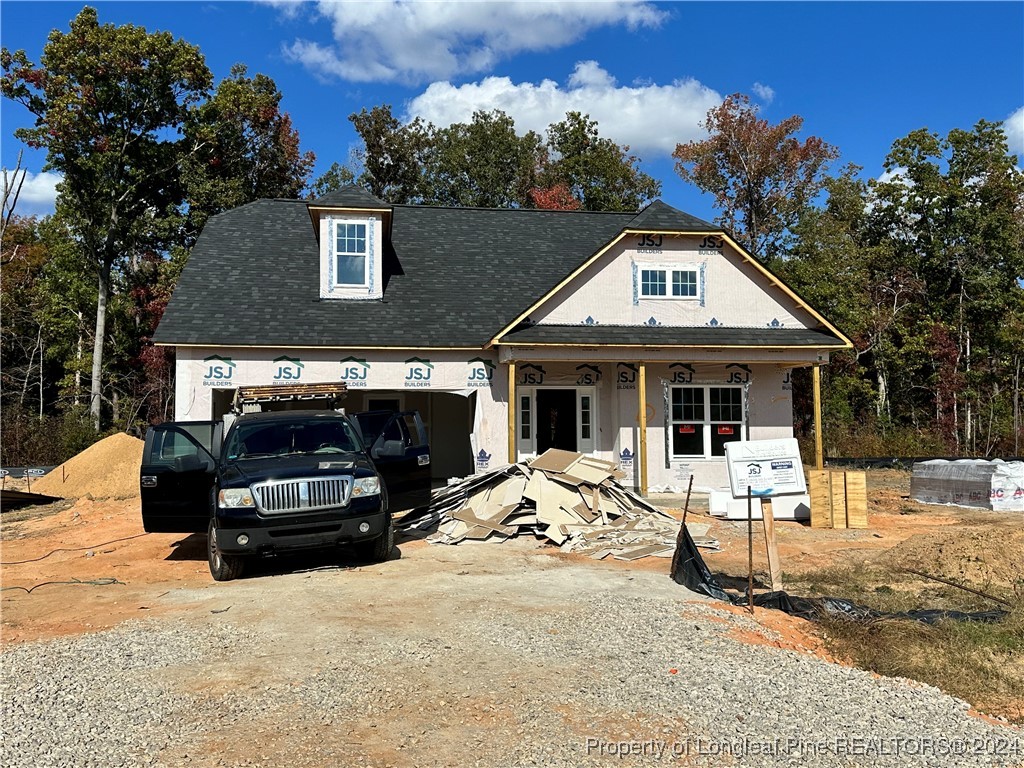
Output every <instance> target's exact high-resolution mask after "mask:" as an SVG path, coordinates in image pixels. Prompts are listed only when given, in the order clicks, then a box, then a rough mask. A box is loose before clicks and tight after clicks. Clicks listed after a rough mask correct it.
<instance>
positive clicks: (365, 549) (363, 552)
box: [356, 516, 395, 563]
mask: <svg viewBox="0 0 1024 768" xmlns="http://www.w3.org/2000/svg"><path fill="white" fill-rule="evenodd" d="M394 548H395V528H394V526H393V525H392V524H391V518H390V516H389V517H388V523H387V527H386V528H385V529H384V533H382V534H381V535H380V536H378V537H377V538H375V539H371V540H370V541H360V542H359V543H358V544H356V553H357V554H358V555H359V557H360V558H362V559H363V560H368V561H370V562H371V563H383V562H384V561H385V560H387V559H388V558H389V557H391V550H392V549H394Z"/></svg>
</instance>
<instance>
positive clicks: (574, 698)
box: [0, 541, 1024, 768]
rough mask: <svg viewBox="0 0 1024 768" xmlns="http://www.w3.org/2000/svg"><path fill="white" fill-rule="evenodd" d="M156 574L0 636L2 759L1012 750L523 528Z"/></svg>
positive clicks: (839, 755) (968, 724)
mask: <svg viewBox="0 0 1024 768" xmlns="http://www.w3.org/2000/svg"><path fill="white" fill-rule="evenodd" d="M404 549H405V553H404V556H403V558H402V559H401V560H397V561H392V562H389V563H384V564H382V565H379V566H372V567H364V568H349V569H341V570H338V569H329V570H319V571H314V572H307V573H270V574H269V575H264V576H262V577H259V578H252V579H246V580H243V581H239V582H232V583H229V584H212V583H211V584H209V585H208V586H204V587H198V588H195V587H189V588H179V589H172V590H171V591H170V592H169V593H168V594H166V595H165V596H163V597H161V601H163V602H164V603H170V604H173V606H174V610H172V611H171V612H170V615H169V616H167V617H162V618H154V619H151V620H148V621H137V622H130V623H128V624H123V625H121V626H120V627H117V628H115V629H112V630H107V631H103V632H99V633H95V634H88V635H79V636H74V637H68V638H61V639H56V640H49V641H40V642H31V643H23V644H20V645H16V646H12V647H9V648H7V649H6V650H5V651H4V652H3V654H2V656H0V663H2V672H3V679H2V689H0V694H2V707H3V709H2V735H3V744H2V751H0V764H2V765H4V766H10V767H11V768H13V767H15V766H26V767H31V768H44V767H45V766H55V767H57V766H59V767H60V768H65V767H67V766H103V767H104V768H106V767H107V766H115V765H116V766H136V765H143V766H144V765H160V766H165V765H166V766H179V765H186V766H257V765H258V766H295V767H296V768H302V767H304V766H310V767H312V766H317V767H319V766H326V765H337V766H350V765H367V766H389V765H391V766H456V765H457V766H529V765H555V766H581V765H582V766H587V765H645V764H650V763H655V764H659V763H666V764H681V765H694V766H719V765H736V766H744V767H748V766H749V767H750V768H755V767H756V766H780V765H792V766H798V765H799V766H828V767H829V768H833V767H834V766H846V765H856V766H861V765H863V766H888V765H892V766H897V765H898V766H938V765H949V766H960V765H965V764H970V765H978V766H987V765H993V766H1017V765H1024V736H1022V735H1021V733H1020V731H1018V730H1015V729H1011V728H1004V727H999V726H994V725H989V724H988V723H986V722H984V721H982V720H980V719H978V718H976V717H973V716H971V715H969V714H968V711H967V710H968V707H967V705H966V704H965V703H964V702H962V701H959V700H957V699H953V698H951V697H949V696H946V695H944V694H942V693H941V692H939V691H938V690H936V689H934V688H930V687H928V686H923V685H920V684H917V683H910V682H907V681H901V680H892V679H886V678H876V677H874V676H872V675H871V674H869V673H866V672H861V671H858V670H854V669H849V668H846V667H842V666H838V665H835V664H830V663H827V662H825V661H822V660H821V659H819V658H817V657H815V656H813V655H810V654H805V653H798V652H795V651H788V650H781V649H779V648H774V647H769V646H765V645H757V644H750V643H747V642H742V641H740V640H738V639H736V638H735V635H736V633H737V631H740V632H746V633H758V634H760V635H762V636H765V637H766V638H767V639H769V640H770V639H771V637H770V634H771V633H770V632H768V631H766V630H764V629H763V628H762V627H761V626H760V625H759V624H757V623H755V622H753V621H751V620H750V619H748V618H746V617H743V616H736V615H734V614H731V613H728V612H725V611H724V610H722V609H721V608H720V607H718V606H717V604H716V603H714V602H712V601H709V600H703V599H702V598H700V597H698V596H696V595H694V594H692V593H689V592H687V591H686V590H684V589H683V588H682V587H679V586H677V585H675V584H673V583H672V582H671V581H670V580H669V579H668V578H667V577H666V576H664V575H660V574H656V573H651V572H646V571H639V570H638V571H631V570H627V569H624V568H618V567H616V568H609V567H607V566H603V565H600V564H594V565H590V564H587V563H582V564H581V563H577V562H573V563H567V562H565V561H564V560H560V559H558V558H554V557H551V556H549V555H547V554H543V553H541V552H540V551H539V550H538V549H537V547H536V545H534V544H532V543H531V542H526V541H515V542H509V543H506V544H502V545H493V544H482V545H476V546H473V545H469V546H465V545H462V546H459V547H453V548H444V547H426V546H422V545H414V546H407V547H405V548H404Z"/></svg>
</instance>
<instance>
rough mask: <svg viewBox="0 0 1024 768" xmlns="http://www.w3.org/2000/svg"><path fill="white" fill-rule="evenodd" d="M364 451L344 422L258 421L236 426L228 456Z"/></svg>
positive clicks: (243, 456) (258, 457) (241, 457)
mask: <svg viewBox="0 0 1024 768" xmlns="http://www.w3.org/2000/svg"><path fill="white" fill-rule="evenodd" d="M359 450H362V449H361V447H360V444H359V440H358V438H357V437H356V435H355V433H354V432H353V431H352V428H351V427H350V426H349V424H348V422H347V421H345V420H344V419H343V418H338V419H330V420H328V419H321V420H317V421H262V422H261V421H254V422H250V423H247V424H246V423H242V424H238V425H236V426H235V429H234V430H233V431H232V432H231V436H230V437H229V438H228V442H227V445H226V446H225V453H224V455H225V456H226V457H227V458H228V460H230V461H237V460H243V459H260V458H266V457H268V456H294V455H296V454H307V453H313V454H318V453H319V454H327V453H349V452H352V451H359Z"/></svg>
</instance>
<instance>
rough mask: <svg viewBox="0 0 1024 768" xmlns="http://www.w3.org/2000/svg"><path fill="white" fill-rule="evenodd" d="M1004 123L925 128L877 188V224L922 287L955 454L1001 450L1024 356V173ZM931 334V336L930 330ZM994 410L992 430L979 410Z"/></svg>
mask: <svg viewBox="0 0 1024 768" xmlns="http://www.w3.org/2000/svg"><path fill="white" fill-rule="evenodd" d="M1015 160H1016V158H1015V157H1014V156H1012V155H1010V153H1009V151H1008V148H1007V143H1006V135H1005V133H1004V132H1003V129H1002V126H1001V125H1000V124H998V123H990V122H987V121H984V120H982V121H979V122H978V123H977V124H976V125H975V126H974V128H973V130H971V131H965V130H962V129H959V128H957V129H953V130H952V131H950V132H949V134H948V135H947V136H946V138H941V137H940V136H939V135H938V134H935V133H933V132H930V131H928V130H927V129H920V130H916V131H913V132H911V133H910V134H908V135H907V136H905V137H903V138H901V139H898V140H897V141H896V142H895V143H894V144H893V147H892V150H891V151H890V153H889V155H888V157H887V158H886V160H885V163H884V166H885V169H886V171H888V172H889V175H888V178H887V179H885V180H884V181H879V182H877V183H875V184H874V185H873V188H872V191H873V202H872V206H871V211H872V216H871V228H872V231H873V237H874V238H875V239H876V241H879V242H883V241H884V242H888V243H890V244H891V248H892V251H893V254H894V260H895V261H896V262H897V263H898V264H899V265H900V266H901V268H902V270H903V271H904V272H906V273H909V274H912V275H913V277H914V279H915V280H917V281H918V282H919V283H920V285H921V286H922V290H923V297H924V301H923V302H922V308H921V314H922V318H923V320H922V322H925V321H926V322H927V323H928V326H929V331H930V338H929V341H928V344H927V349H926V356H927V357H928V358H930V361H931V366H930V367H931V372H930V373H931V375H930V376H922V375H920V373H921V372H918V373H919V375H918V376H917V381H921V380H922V379H924V380H926V381H929V382H930V384H931V390H932V396H933V400H934V402H933V404H932V405H933V407H934V409H935V419H936V421H938V422H940V423H941V424H944V425H945V428H946V437H947V439H948V440H949V442H950V445H951V447H952V448H953V449H954V450H957V451H959V450H961V449H963V448H965V449H966V450H967V451H968V452H971V453H974V452H976V451H978V450H979V440H981V441H983V442H984V445H983V446H982V448H981V451H982V452H985V453H987V452H988V451H989V450H991V449H992V445H991V442H990V440H989V434H991V432H992V429H993V427H992V425H993V424H994V422H995V420H996V417H997V412H998V411H1001V410H1003V411H1005V412H1006V418H1007V419H1009V418H1010V415H1009V410H1010V409H1009V407H1008V406H1006V407H1004V406H1003V405H1002V403H1003V401H1004V399H1005V398H1004V397H1003V395H1002V390H1003V389H1004V385H1005V382H1006V381H1007V378H1008V376H1009V373H1010V370H1011V368H1012V367H1013V358H1014V356H1015V354H1017V352H1016V350H1015V349H1014V348H1013V345H1012V344H1008V343H1007V339H1006V338H1005V335H1004V334H1003V333H1002V330H1003V329H1004V328H1005V327H1007V326H1008V325H1012V324H1013V323H1014V322H1015V321H1016V320H1017V319H1018V318H1017V315H1018V313H1019V312H1020V311H1021V302H1020V300H1019V293H1020V288H1019V286H1018V284H1017V280H1018V278H1019V277H1020V276H1021V275H1024V177H1022V175H1021V174H1020V172H1019V171H1018V170H1017V169H1016V167H1015ZM922 335H923V333H922ZM982 412H985V413H986V414H988V421H989V424H988V425H986V426H985V428H984V430H985V432H984V434H983V433H982V424H981V422H980V421H979V414H980V413H982Z"/></svg>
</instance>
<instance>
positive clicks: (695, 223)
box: [627, 200, 721, 232]
mask: <svg viewBox="0 0 1024 768" xmlns="http://www.w3.org/2000/svg"><path fill="white" fill-rule="evenodd" d="M627 227H628V228H629V229H644V230H648V231H652V232H657V231H658V230H665V231H669V232H675V231H679V232H682V231H687V230H689V231H692V232H719V231H721V227H716V226H715V225H714V224H710V223H708V222H706V221H704V220H703V219H698V218H697V217H696V216H691V215H690V214H688V213H683V212H682V211H680V210H678V209H676V208H673V207H672V206H671V205H666V204H665V203H663V202H661V200H655V201H653V202H652V203H650V204H649V205H648V206H647V207H646V208H644V209H643V210H642V211H640V213H638V214H637V215H636V216H634V217H633V219H632V220H631V221H630V222H629V224H628V225H627Z"/></svg>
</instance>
